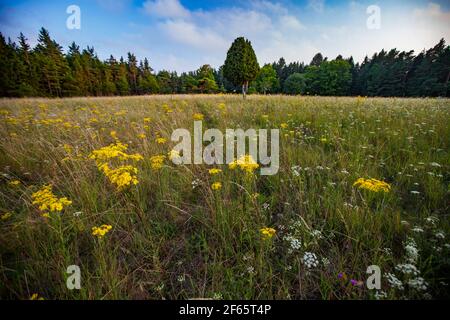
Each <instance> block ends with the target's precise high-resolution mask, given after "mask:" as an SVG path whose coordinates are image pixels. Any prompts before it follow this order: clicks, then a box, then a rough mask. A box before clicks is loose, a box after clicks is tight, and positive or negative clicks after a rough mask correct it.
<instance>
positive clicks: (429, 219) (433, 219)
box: [425, 216, 439, 226]
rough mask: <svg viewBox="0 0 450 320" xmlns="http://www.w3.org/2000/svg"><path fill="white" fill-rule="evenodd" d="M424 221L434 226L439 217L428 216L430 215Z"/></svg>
mask: <svg viewBox="0 0 450 320" xmlns="http://www.w3.org/2000/svg"><path fill="white" fill-rule="evenodd" d="M425 221H426V222H427V223H429V224H431V225H432V226H435V225H436V223H437V222H438V221H439V218H438V217H436V216H430V217H428V218H426V219H425Z"/></svg>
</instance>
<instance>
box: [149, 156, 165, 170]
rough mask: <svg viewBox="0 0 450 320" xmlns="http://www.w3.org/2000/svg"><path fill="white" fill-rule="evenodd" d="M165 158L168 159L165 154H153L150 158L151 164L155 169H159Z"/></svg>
mask: <svg viewBox="0 0 450 320" xmlns="http://www.w3.org/2000/svg"><path fill="white" fill-rule="evenodd" d="M164 159H166V156H165V155H158V156H153V157H151V158H150V166H151V167H152V169H153V170H159V169H161V168H162V166H163V164H164Z"/></svg>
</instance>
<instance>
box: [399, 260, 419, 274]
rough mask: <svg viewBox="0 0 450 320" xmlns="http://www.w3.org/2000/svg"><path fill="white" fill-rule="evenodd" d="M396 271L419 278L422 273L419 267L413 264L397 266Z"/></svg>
mask: <svg viewBox="0 0 450 320" xmlns="http://www.w3.org/2000/svg"><path fill="white" fill-rule="evenodd" d="M395 269H396V270H398V271H400V272H402V273H404V274H411V275H413V276H417V275H418V274H419V273H420V271H419V270H418V269H417V267H416V266H415V265H413V264H411V263H402V264H398V265H396V266H395Z"/></svg>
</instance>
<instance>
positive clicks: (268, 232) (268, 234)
mask: <svg viewBox="0 0 450 320" xmlns="http://www.w3.org/2000/svg"><path fill="white" fill-rule="evenodd" d="M259 232H261V235H262V237H263V239H264V240H267V239H271V238H272V237H273V236H274V235H275V234H276V231H275V229H274V228H269V227H264V228H261V229H259Z"/></svg>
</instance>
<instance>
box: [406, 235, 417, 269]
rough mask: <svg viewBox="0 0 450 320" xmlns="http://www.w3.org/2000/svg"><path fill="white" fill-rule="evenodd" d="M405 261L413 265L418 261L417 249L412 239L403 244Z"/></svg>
mask: <svg viewBox="0 0 450 320" xmlns="http://www.w3.org/2000/svg"><path fill="white" fill-rule="evenodd" d="M405 251H406V261H408V262H409V263H411V264H414V263H416V262H417V260H418V259H419V249H417V244H416V242H415V241H414V239H411V238H408V239H407V240H406V243H405Z"/></svg>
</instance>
